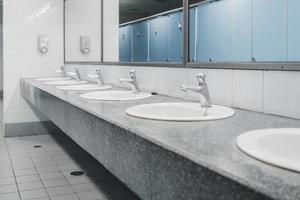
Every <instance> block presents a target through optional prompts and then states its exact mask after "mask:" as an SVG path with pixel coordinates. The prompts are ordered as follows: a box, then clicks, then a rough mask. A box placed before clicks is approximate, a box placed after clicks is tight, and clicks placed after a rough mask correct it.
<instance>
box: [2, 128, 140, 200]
mask: <svg viewBox="0 0 300 200" xmlns="http://www.w3.org/2000/svg"><path fill="white" fill-rule="evenodd" d="M35 145H41V148H34V146H35ZM78 170H82V171H84V172H85V175H83V176H72V175H70V172H71V171H78ZM31 199H35V200H50V199H51V200H106V199H111V200H138V198H137V197H136V196H135V195H134V194H133V193H132V192H131V191H130V190H128V189H127V187H125V186H124V185H123V184H122V183H120V182H119V181H118V180H117V179H116V178H115V177H114V176H112V175H111V174H110V173H109V172H108V171H107V170H106V169H105V168H104V167H103V166H102V165H100V164H99V163H98V162H97V161H95V160H94V159H93V158H92V157H90V156H89V155H88V154H87V153H86V152H85V151H83V150H82V149H81V148H79V147H78V146H77V145H76V144H75V143H73V142H72V141H71V140H70V139H69V138H67V137H66V136H63V135H62V134H56V135H54V136H50V135H41V136H27V137H16V138H6V139H0V200H31Z"/></svg>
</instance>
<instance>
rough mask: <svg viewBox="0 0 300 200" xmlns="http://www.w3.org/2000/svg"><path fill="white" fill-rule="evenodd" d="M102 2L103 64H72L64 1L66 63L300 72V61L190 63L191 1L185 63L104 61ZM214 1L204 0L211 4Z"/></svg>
mask: <svg viewBox="0 0 300 200" xmlns="http://www.w3.org/2000/svg"><path fill="white" fill-rule="evenodd" d="M100 1H101V24H100V26H101V27H100V28H101V55H100V56H101V62H70V61H66V55H65V54H66V51H65V39H66V35H65V1H64V14H63V17H64V19H63V22H64V23H63V24H64V27H63V29H64V38H63V39H64V63H65V64H81V65H116V66H135V67H176V68H200V69H201V68H203V69H236V70H274V71H300V61H299V62H294V61H284V62H261V61H257V62H189V0H182V5H183V61H182V62H181V63H171V62H108V61H104V60H103V50H104V45H103V32H104V30H103V29H104V27H103V20H104V16H103V1H104V0H100ZM211 1H214V0H204V1H203V2H211Z"/></svg>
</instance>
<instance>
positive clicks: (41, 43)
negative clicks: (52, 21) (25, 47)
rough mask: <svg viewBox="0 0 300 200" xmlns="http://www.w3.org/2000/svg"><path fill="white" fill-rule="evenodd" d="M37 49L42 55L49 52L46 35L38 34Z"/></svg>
mask: <svg viewBox="0 0 300 200" xmlns="http://www.w3.org/2000/svg"><path fill="white" fill-rule="evenodd" d="M38 49H39V51H40V52H41V53H42V54H45V53H47V52H48V50H49V38H48V35H45V34H39V35H38Z"/></svg>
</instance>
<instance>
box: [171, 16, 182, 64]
mask: <svg viewBox="0 0 300 200" xmlns="http://www.w3.org/2000/svg"><path fill="white" fill-rule="evenodd" d="M182 17H183V16H182V11H179V12H174V13H171V14H169V15H168V24H167V25H168V26H167V27H168V50H169V52H168V61H169V62H181V61H182V59H183V49H182V48H183V24H182Z"/></svg>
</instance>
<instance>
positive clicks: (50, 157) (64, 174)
mask: <svg viewBox="0 0 300 200" xmlns="http://www.w3.org/2000/svg"><path fill="white" fill-rule="evenodd" d="M49 136H50V137H51V138H52V136H51V135H49ZM45 150H46V152H47V154H48V155H49V156H50V158H51V160H52V161H53V162H54V163H55V165H56V166H57V163H56V161H55V160H54V159H53V157H52V155H50V154H49V151H48V149H47V148H45ZM63 151H64V152H65V150H63ZM65 153H67V152H65ZM57 168H58V170H59V172H60V173H61V174H62V175H63V177H64V178H65V179H66V181H67V182H68V184H69V186H70V187H71V189H72V191H73V192H74V194H75V195H76V196H77V197H78V199H79V200H80V198H79V196H78V194H77V192H76V191H75V190H74V189H73V187H72V184H71V183H70V182H69V180H68V179H67V177H66V176H65V174H64V173H63V171H62V170H61V169H60V168H59V167H58V166H57ZM58 187H59V186H58ZM46 191H47V190H46ZM47 193H48V191H47Z"/></svg>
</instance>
